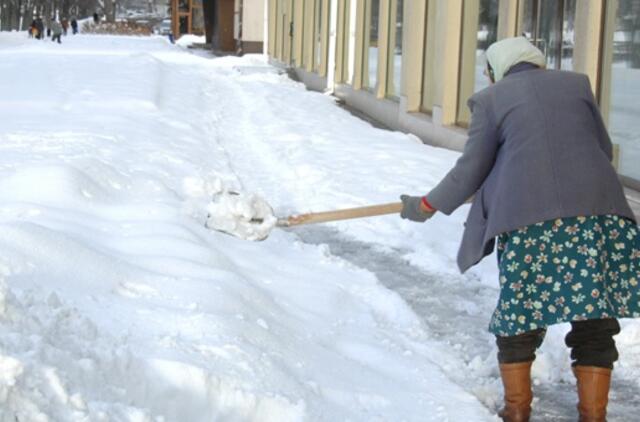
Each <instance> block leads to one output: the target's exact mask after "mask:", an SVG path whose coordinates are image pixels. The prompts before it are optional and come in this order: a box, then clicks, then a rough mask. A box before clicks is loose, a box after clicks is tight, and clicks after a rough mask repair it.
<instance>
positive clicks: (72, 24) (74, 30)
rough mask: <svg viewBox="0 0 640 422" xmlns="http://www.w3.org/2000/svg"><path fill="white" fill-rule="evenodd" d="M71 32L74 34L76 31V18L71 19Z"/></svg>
mask: <svg viewBox="0 0 640 422" xmlns="http://www.w3.org/2000/svg"><path fill="white" fill-rule="evenodd" d="M71 32H72V33H73V35H76V34H77V33H78V21H77V20H76V18H73V19H71Z"/></svg>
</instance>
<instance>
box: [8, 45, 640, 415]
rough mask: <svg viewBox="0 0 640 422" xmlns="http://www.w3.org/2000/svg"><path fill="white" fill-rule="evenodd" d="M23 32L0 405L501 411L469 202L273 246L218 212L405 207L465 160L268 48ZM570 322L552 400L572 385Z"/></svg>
mask: <svg viewBox="0 0 640 422" xmlns="http://www.w3.org/2000/svg"><path fill="white" fill-rule="evenodd" d="M23 36H24V35H23V34H1V35H0V93H1V94H0V116H1V118H0V119H1V123H2V124H0V225H1V227H2V229H3V230H2V233H3V236H1V237H0V421H3V422H4V421H16V420H17V421H47V420H50V421H85V420H91V421H94V420H95V421H100V420H104V421H211V420H220V421H261V422H262V421H278V422H280V421H347V420H349V421H394V422H395V421H431V420H432V421H447V420H448V421H490V420H496V417H495V416H494V413H495V410H496V407H497V406H498V404H499V401H500V394H501V389H500V386H499V380H498V378H497V364H496V362H495V356H494V353H495V350H494V347H493V344H492V338H491V336H490V335H489V334H488V333H487V332H486V331H485V328H486V326H487V324H488V320H489V316H490V310H491V307H492V306H493V305H494V303H493V302H494V301H495V300H496V299H497V286H496V285H497V283H496V281H495V278H496V270H495V268H494V266H495V265H494V262H493V261H492V259H487V260H485V262H483V263H482V264H481V265H479V266H478V267H476V268H474V269H473V270H472V271H470V272H469V273H467V274H466V275H464V276H460V275H458V274H457V271H456V269H455V251H456V248H457V243H458V240H459V237H460V235H461V230H462V222H463V220H464V217H465V213H466V211H467V210H466V209H465V208H464V207H463V209H461V210H459V211H458V212H456V213H455V214H454V215H453V216H452V217H448V218H447V217H444V216H440V215H438V216H436V217H435V218H434V219H433V220H432V221H430V222H429V223H428V224H424V225H419V224H413V223H410V222H407V221H403V220H401V219H400V218H399V217H397V216H386V217H376V218H371V219H362V220H352V221H348V222H341V223H331V224H325V225H322V226H316V227H310V228H308V229H290V230H281V229H274V231H273V232H272V233H271V235H270V236H269V238H268V239H266V240H264V241H262V242H250V241H246V240H240V239H236V238H233V237H230V236H228V235H225V234H221V233H218V232H213V231H210V230H207V229H206V228H205V227H204V223H205V221H206V218H207V215H206V210H207V206H208V205H209V203H210V200H211V198H212V196H213V195H215V194H216V193H219V192H220V191H222V190H225V189H228V190H234V191H239V192H246V193H252V194H257V195H260V196H261V197H263V198H265V199H266V200H267V201H268V202H269V204H270V205H271V206H272V207H273V208H274V210H275V212H276V214H277V215H279V216H284V215H288V214H290V213H295V212H308V211H323V210H329V209H337V208H343V207H350V206H360V205H368V204H375V203H383V202H392V201H396V200H397V199H398V196H399V194H401V193H415V194H419V193H423V192H426V191H427V190H428V189H429V187H430V186H433V185H434V184H435V183H436V182H437V181H438V180H439V178H440V177H441V176H442V175H444V174H445V172H446V171H447V169H448V168H449V167H450V166H451V165H452V164H453V162H454V161H455V159H456V158H457V154H456V153H454V152H451V151H447V150H443V149H437V148H431V147H428V146H424V145H422V144H421V143H420V142H419V141H418V139H416V138H414V137H412V136H409V135H405V134H401V133H392V132H388V131H383V130H378V129H375V128H373V127H371V126H370V125H369V124H368V123H366V122H362V121H360V120H358V119H356V118H354V117H353V116H351V115H350V114H348V113H347V112H346V111H344V110H342V109H340V108H339V107H338V106H337V105H336V104H335V102H334V101H333V100H332V98H331V97H328V96H325V95H322V94H318V93H313V92H308V91H306V90H305V89H304V87H303V86H302V85H300V84H297V83H295V82H292V81H290V80H288V79H287V78H286V76H285V75H282V74H280V72H278V71H276V70H275V69H273V68H271V67H269V66H268V65H267V64H266V63H265V61H264V59H262V58H261V57H259V56H248V57H245V58H234V57H227V58H218V59H210V58H204V57H202V56H201V55H193V54H189V52H188V51H187V50H186V49H185V48H183V47H180V46H174V45H170V44H169V43H168V42H167V41H166V40H165V39H163V38H159V37H153V38H136V37H107V36H85V35H79V36H75V37H65V38H63V44H62V45H57V44H53V43H51V42H38V41H33V40H25V39H23V38H22V37H23ZM336 245H338V246H342V247H343V248H346V249H348V251H346V249H345V250H343V251H340V250H338V249H339V248H338V249H337V248H336ZM374 264H377V266H375V265H374ZM412 277H415V278H414V279H412ZM394 283H395V285H393V284H394ZM565 330H566V327H565V326H560V327H554V328H553V329H552V330H551V331H550V333H549V338H548V341H547V343H546V344H545V346H544V349H543V350H542V352H541V353H540V354H539V360H538V362H537V363H536V366H535V367H534V374H535V377H536V384H537V389H539V390H540V391H542V392H544V391H553V390H555V389H557V390H566V391H569V392H570V391H572V389H573V386H572V385H571V383H572V380H571V378H572V377H571V375H570V371H569V367H568V354H567V352H566V350H565V349H564V346H563V344H562V335H563V332H564V331H565ZM638 340H640V324H639V323H637V322H632V321H626V322H625V323H624V330H623V333H622V334H621V335H620V336H619V337H618V342H619V346H620V351H621V361H620V363H619V365H618V369H617V370H616V380H617V381H616V382H618V383H619V384H616V385H615V386H614V394H613V401H614V402H615V397H616V396H617V397H622V398H624V399H625V401H626V402H627V404H629V403H638V393H637V391H638V384H639V382H638V379H639V376H640V346H639V345H638ZM545 397H552V395H551V394H546V396H545V395H543V399H544V398H545ZM572 400H573V397H572V396H571V398H570V399H568V402H562V403H560V405H562V406H564V407H568V408H569V410H568V412H571V411H572V407H573V401H572ZM634 400H635V402H634ZM536 406H538V408H542V407H543V406H547V405H543V404H542V403H540V402H537V403H536ZM612 410H613V418H612V419H611V420H612V421H616V420H618V421H622V420H631V419H626V415H627V413H625V412H626V411H625V410H624V409H623V410H619V411H617V410H616V407H615V405H614V406H612ZM616 412H618V413H617V414H618V415H622V416H616ZM616 418H617V419H616Z"/></svg>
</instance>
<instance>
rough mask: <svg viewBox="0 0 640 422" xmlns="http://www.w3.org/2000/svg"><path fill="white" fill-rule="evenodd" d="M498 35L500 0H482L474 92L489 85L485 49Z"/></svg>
mask: <svg viewBox="0 0 640 422" xmlns="http://www.w3.org/2000/svg"><path fill="white" fill-rule="evenodd" d="M497 36H498V0H481V1H480V10H479V18H478V36H477V44H476V67H475V84H474V92H478V91H480V90H482V89H484V88H486V87H487V86H489V83H490V82H489V78H487V76H485V75H484V69H485V68H486V67H487V59H486V57H485V51H487V48H489V46H490V45H491V44H493V43H494V42H496V39H497Z"/></svg>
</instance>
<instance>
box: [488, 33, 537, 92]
mask: <svg viewBox="0 0 640 422" xmlns="http://www.w3.org/2000/svg"><path fill="white" fill-rule="evenodd" d="M486 54H487V62H488V63H489V64H490V65H491V68H492V69H493V75H494V80H495V82H498V81H499V80H500V79H502V78H503V77H504V74H505V73H506V72H508V71H509V69H511V68H512V67H513V66H515V65H516V64H518V63H522V62H526V63H531V64H534V65H536V66H538V67H541V68H544V67H545V66H546V64H547V60H546V58H545V56H544V54H542V51H540V50H539V49H538V48H536V47H535V46H534V45H533V44H531V43H530V42H529V40H527V39H526V38H525V37H514V38H506V39H504V40H501V41H498V42H495V43H493V44H491V46H490V47H489V48H488V49H487V53H486Z"/></svg>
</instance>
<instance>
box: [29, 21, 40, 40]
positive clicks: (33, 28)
mask: <svg viewBox="0 0 640 422" xmlns="http://www.w3.org/2000/svg"><path fill="white" fill-rule="evenodd" d="M29 38H38V25H37V23H36V20H35V19H34V20H32V21H31V25H30V26H29Z"/></svg>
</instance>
